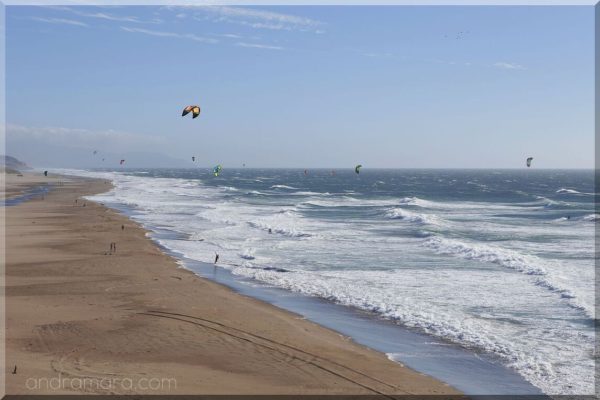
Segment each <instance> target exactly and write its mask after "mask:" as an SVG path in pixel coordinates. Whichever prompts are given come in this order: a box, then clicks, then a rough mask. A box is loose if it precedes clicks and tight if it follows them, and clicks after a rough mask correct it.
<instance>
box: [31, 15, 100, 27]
mask: <svg viewBox="0 0 600 400" xmlns="http://www.w3.org/2000/svg"><path fill="white" fill-rule="evenodd" d="M30 19H32V20H34V21H39V22H47V23H49V24H61V25H76V26H85V27H87V26H89V25H88V24H86V23H83V22H81V21H75V20H72V19H66V18H42V17H31V18H30Z"/></svg>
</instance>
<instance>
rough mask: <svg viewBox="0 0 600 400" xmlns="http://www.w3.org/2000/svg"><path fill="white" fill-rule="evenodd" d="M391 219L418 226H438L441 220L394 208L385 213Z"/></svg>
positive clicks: (432, 216)
mask: <svg viewBox="0 0 600 400" xmlns="http://www.w3.org/2000/svg"><path fill="white" fill-rule="evenodd" d="M385 215H386V217H388V218H390V219H400V220H403V221H408V222H414V223H417V224H438V223H439V219H438V218H437V217H436V216H434V215H425V214H417V213H413V212H411V211H408V210H404V209H402V208H392V209H390V210H387V211H386V212H385Z"/></svg>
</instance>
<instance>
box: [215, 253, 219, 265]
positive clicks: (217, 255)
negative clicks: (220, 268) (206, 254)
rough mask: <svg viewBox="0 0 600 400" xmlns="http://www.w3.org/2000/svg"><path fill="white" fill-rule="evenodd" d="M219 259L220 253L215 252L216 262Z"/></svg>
mask: <svg viewBox="0 0 600 400" xmlns="http://www.w3.org/2000/svg"><path fill="white" fill-rule="evenodd" d="M217 261H219V253H217V252H215V264H216V263H217Z"/></svg>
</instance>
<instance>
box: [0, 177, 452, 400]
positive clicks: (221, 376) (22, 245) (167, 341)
mask: <svg viewBox="0 0 600 400" xmlns="http://www.w3.org/2000/svg"><path fill="white" fill-rule="evenodd" d="M26 175H27V176H24V177H21V178H26V180H27V182H28V183H27V185H37V184H40V183H41V182H47V180H48V179H58V178H52V177H50V178H45V177H43V176H33V175H31V174H26ZM15 179H16V178H13V177H10V178H7V181H6V185H7V193H12V194H13V195H14V194H15V193H19V191H23V188H24V185H23V184H22V182H24V181H25V179H24V180H22V181H18V182H20V183H21V184H20V185H18V187H17V186H15V185H17V184H15V183H14V182H13V181H14V180H15ZM60 179H61V180H63V181H64V185H56V186H54V187H53V189H52V191H51V192H50V193H48V194H46V195H45V196H44V199H43V200H42V199H41V197H34V198H33V199H30V200H28V201H25V202H23V203H21V204H18V205H15V206H10V207H6V208H5V209H4V211H5V223H6V232H5V233H6V249H7V250H6V253H5V254H6V271H5V284H6V298H5V300H6V329H7V331H6V335H7V336H6V354H5V358H6V371H5V379H6V393H8V394H62V393H69V394H74V393H101V394H121V393H122V394H134V393H135V394H169V393H170V394H456V393H457V392H456V391H455V390H454V389H452V388H451V387H449V386H448V385H446V384H444V383H442V382H440V381H437V380H435V379H433V378H431V377H428V376H425V375H423V374H420V373H418V372H415V371H413V370H411V369H409V368H406V367H403V366H401V365H400V364H397V363H394V362H392V361H390V360H388V359H387V357H386V356H385V355H384V354H381V353H378V352H376V351H373V350H370V349H368V348H366V347H364V346H360V345H358V344H356V343H354V342H352V341H351V340H349V339H348V338H346V337H344V336H342V335H340V334H338V333H336V332H334V331H331V330H328V329H325V328H323V327H321V326H319V325H316V324H314V323H312V322H310V321H307V320H304V319H302V318H301V317H299V316H298V315H295V314H293V313H290V312H287V311H284V310H281V309H279V308H276V307H274V306H271V305H269V304H266V303H263V302H261V301H258V300H255V299H252V298H249V297H246V296H242V295H240V294H237V293H235V292H233V291H232V290H230V289H228V288H226V287H224V286H221V285H219V284H216V283H214V282H210V281H208V280H205V279H202V278H199V277H197V276H196V275H194V274H193V273H191V272H189V271H187V270H185V269H182V268H180V267H179V266H178V265H177V263H176V262H175V260H174V259H173V258H171V257H169V256H167V255H165V254H163V253H162V252H161V251H160V250H159V249H158V247H157V246H156V245H154V243H153V242H152V241H151V240H150V239H148V238H147V237H146V235H145V234H146V232H145V231H144V230H143V229H142V228H140V227H139V226H138V225H137V224H136V223H134V222H132V221H131V220H129V219H127V218H126V217H124V216H122V215H120V214H118V213H117V212H115V211H113V210H110V209H108V208H106V207H103V206H102V205H99V204H95V203H93V202H90V201H86V200H84V199H82V198H81V196H84V195H88V194H95V193H100V192H103V191H106V190H108V189H109V188H110V183H109V182H106V181H101V180H89V179H82V178H68V180H67V179H65V178H60ZM27 185H25V186H27ZM75 200H77V203H75ZM84 204H85V206H84ZM122 225H123V226H124V229H121V226H122ZM111 242H114V243H116V252H112V253H111V252H110V243H111ZM15 366H16V367H17V371H16V374H13V373H12V372H13V371H14V368H15Z"/></svg>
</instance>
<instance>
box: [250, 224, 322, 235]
mask: <svg viewBox="0 0 600 400" xmlns="http://www.w3.org/2000/svg"><path fill="white" fill-rule="evenodd" d="M247 224H248V226H250V227H252V228H256V229H260V230H262V231H267V232H269V231H270V232H271V233H276V234H279V235H284V236H289V237H296V238H306V237H311V236H312V235H311V234H310V233H306V232H300V231H297V230H296V229H293V228H292V229H290V228H281V227H275V226H272V225H270V224H268V223H266V222H263V221H248V222H247Z"/></svg>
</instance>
